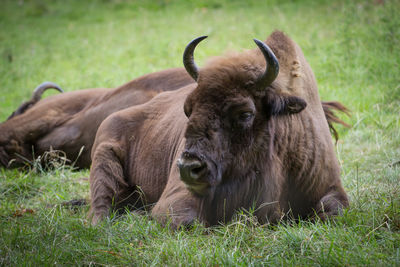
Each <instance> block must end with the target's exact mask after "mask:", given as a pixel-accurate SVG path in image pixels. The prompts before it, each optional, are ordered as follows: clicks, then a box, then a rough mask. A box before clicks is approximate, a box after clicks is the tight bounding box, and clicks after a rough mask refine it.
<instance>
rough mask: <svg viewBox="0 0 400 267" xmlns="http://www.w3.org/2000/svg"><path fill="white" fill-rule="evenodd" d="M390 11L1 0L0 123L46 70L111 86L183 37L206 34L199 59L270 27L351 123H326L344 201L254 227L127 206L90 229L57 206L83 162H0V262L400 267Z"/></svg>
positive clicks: (372, 2) (165, 61)
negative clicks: (294, 47) (174, 221)
mask: <svg viewBox="0 0 400 267" xmlns="http://www.w3.org/2000/svg"><path fill="white" fill-rule="evenodd" d="M398 14H400V2H399V1H398V0H392V1H390V0H386V1H378V0H365V1H361V0H360V1H344V0H343V1H311V0H309V1H299V0H298V1H289V0H286V1H275V0H271V1H255V0H251V1H238V0H235V1H227V0H225V1H216V0H206V1H183V0H176V1H174V0H158V1H123V0H110V1H106V0H91V1H78V0H67V1H61V0H53V1H50V0H30V1H28V0H20V1H11V0H3V1H2V2H1V8H0V81H1V85H0V90H1V94H0V103H1V105H0V107H1V108H0V120H1V121H3V120H5V119H6V118H7V116H8V115H9V114H11V112H12V111H13V110H14V109H15V108H16V107H17V106H18V105H19V104H20V103H21V102H22V101H23V100H26V99H28V98H29V97H30V94H31V92H32V90H33V88H34V87H35V86H36V85H38V84H39V83H41V82H43V81H46V80H50V81H54V82H57V83H58V84H60V85H61V86H62V87H63V88H64V89H65V90H67V91H72V90H78V89H82V88H91V87H115V86H118V85H121V84H123V83H125V82H127V81H129V80H131V79H133V78H135V77H137V76H139V75H142V74H145V73H149V72H153V71H157V70H162V69H166V68H171V67H177V66H181V65H182V63H181V54H182V51H183V48H184V46H185V45H186V43H187V42H188V41H189V40H191V39H193V38H194V37H196V36H199V35H203V34H208V35H210V38H209V39H207V41H206V42H205V43H204V44H203V43H202V45H201V49H198V50H196V61H197V62H198V63H199V65H201V64H203V63H204V61H205V60H206V59H207V58H208V57H210V56H213V55H220V54H222V53H224V52H225V51H228V50H241V49H249V48H254V43H253V42H252V38H259V39H265V38H266V37H267V36H268V34H269V33H270V32H271V31H273V30H274V29H280V30H283V31H285V32H286V33H287V34H288V35H289V36H290V37H291V38H293V39H294V40H295V41H296V42H297V43H298V44H299V45H300V46H301V47H302V49H303V51H304V54H305V56H306V58H307V59H308V61H309V62H310V64H311V66H312V68H313V70H314V72H315V75H316V77H317V80H318V83H319V89H320V95H321V98H322V99H325V100H339V101H341V102H343V103H344V104H345V105H347V106H348V107H349V108H350V109H351V110H352V117H351V118H349V119H347V118H346V120H347V121H348V122H349V123H351V124H352V128H351V129H343V128H339V132H340V135H341V140H340V142H339V143H338V144H337V146H336V149H337V156H338V158H339V160H340V163H341V165H342V179H343V183H344V186H345V189H346V191H347V192H348V193H349V196H350V199H351V206H350V208H349V209H348V210H346V211H345V212H344V214H343V216H342V217H340V218H337V219H336V220H334V221H330V222H327V223H321V222H316V223H310V222H308V221H300V222H298V223H284V222H282V224H279V225H276V226H261V225H258V224H257V223H256V222H255V221H254V220H253V218H252V216H251V214H250V215H249V214H247V213H244V212H242V213H240V214H238V216H237V219H235V220H234V221H233V222H231V223H229V224H227V225H221V226H217V227H212V228H204V227H203V226H201V225H195V226H194V227H193V228H192V229H186V230H178V231H170V230H169V229H168V228H162V227H161V226H160V225H158V224H157V223H156V222H154V221H153V220H151V219H150V218H149V217H148V215H139V214H135V213H127V214H126V215H124V216H120V217H118V216H112V217H111V218H110V219H109V220H108V221H105V222H103V223H101V224H100V225H99V226H96V227H92V226H90V225H89V224H88V221H87V220H86V213H87V209H88V207H86V206H83V207H78V208H75V209H70V208H68V207H65V206H63V205H62V203H63V202H65V201H68V200H71V199H77V198H87V197H88V180H87V177H88V171H81V172H76V171H72V170H71V169H69V168H67V167H62V166H61V167H60V166H58V167H56V168H53V169H52V170H50V171H47V172H44V171H41V168H40V166H37V168H34V169H33V170H26V171H16V170H4V169H0V229H1V230H0V264H1V265H8V266H21V265H71V264H73V265H142V264H146V265H185V266H186V265H285V266H286V265H307V266H308V265H324V266H331V265H336V266H343V265H350V266H353V265H361V266H365V265H367V266H400V232H399V231H400V198H399V193H400V186H399V184H400V163H399V161H400V131H399V129H400V121H399V120H400V119H399V118H400V116H399V113H400V75H399V63H400V52H399V45H400V16H399V15H398ZM46 94H51V92H48V93H46Z"/></svg>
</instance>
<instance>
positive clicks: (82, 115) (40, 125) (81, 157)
mask: <svg viewBox="0 0 400 267" xmlns="http://www.w3.org/2000/svg"><path fill="white" fill-rule="evenodd" d="M191 83H194V81H193V80H192V79H191V77H190V76H189V75H188V74H187V73H186V71H185V70H184V69H183V68H176V69H169V70H165V71H160V72H156V73H152V74H148V75H145V76H142V77H140V78H137V79H135V80H133V81H131V82H129V83H127V84H125V85H122V86H120V87H118V88H116V89H103V88H102V89H86V90H80V91H74V92H68V93H63V94H59V95H54V96H50V97H48V98H46V99H42V100H40V98H41V95H42V93H43V92H44V91H45V90H46V89H49V88H55V89H56V90H58V91H60V92H62V90H61V88H60V87H59V86H58V85H56V84H54V83H50V82H46V83H43V84H41V85H40V86H38V87H37V88H36V89H35V91H34V93H33V95H32V98H31V99H30V100H29V101H27V102H24V103H23V104H21V106H20V107H18V108H17V110H16V111H15V112H13V114H11V116H10V117H9V118H8V120H7V121H5V122H3V123H0V166H3V167H9V168H10V167H17V166H19V165H21V164H26V163H27V162H28V161H32V160H33V159H34V155H35V156H39V155H42V154H43V153H44V152H45V151H48V150H49V149H54V150H61V151H64V152H65V154H66V156H67V158H68V159H70V160H71V161H75V160H76V162H75V166H76V167H80V168H88V167H90V164H91V159H90V151H91V148H92V145H93V142H94V138H95V135H96V132H97V128H98V127H99V125H100V123H101V122H102V121H103V120H104V119H105V118H106V117H107V116H108V115H110V114H112V113H114V112H116V111H119V110H122V109H124V108H127V107H131V106H134V105H138V104H142V103H144V102H146V101H148V100H150V99H151V98H152V97H154V96H155V95H156V94H158V93H160V92H161V91H168V90H175V89H178V88H180V87H182V86H185V85H188V84H191ZM81 149H82V150H81Z"/></svg>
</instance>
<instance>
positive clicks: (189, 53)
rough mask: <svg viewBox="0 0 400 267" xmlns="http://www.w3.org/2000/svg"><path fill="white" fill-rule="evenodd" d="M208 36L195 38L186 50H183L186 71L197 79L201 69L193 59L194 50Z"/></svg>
mask: <svg viewBox="0 0 400 267" xmlns="http://www.w3.org/2000/svg"><path fill="white" fill-rule="evenodd" d="M207 37H208V36H200V37H197V38H196V39H193V40H192V41H191V42H190V43H189V44H188V45H187V46H186V48H185V51H184V52H183V65H184V66H185V69H186V71H187V72H188V73H189V75H190V76H192V78H193V79H194V80H195V81H197V78H198V76H199V69H198V68H197V66H196V63H195V62H194V59H193V52H194V49H195V48H196V46H197V45H198V44H199V43H200V42H201V41H203V40H204V39H206V38H207Z"/></svg>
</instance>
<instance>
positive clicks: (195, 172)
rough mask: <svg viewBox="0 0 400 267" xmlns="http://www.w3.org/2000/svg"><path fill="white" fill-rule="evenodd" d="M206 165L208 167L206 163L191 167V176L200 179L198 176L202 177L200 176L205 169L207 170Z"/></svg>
mask: <svg viewBox="0 0 400 267" xmlns="http://www.w3.org/2000/svg"><path fill="white" fill-rule="evenodd" d="M205 167H206V166H205V164H202V165H201V166H200V167H197V168H193V169H191V170H190V176H191V177H192V178H193V179H198V178H200V177H201V176H202V175H203V174H204V172H205V170H206V168H205Z"/></svg>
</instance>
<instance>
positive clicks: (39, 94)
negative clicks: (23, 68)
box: [7, 82, 64, 120]
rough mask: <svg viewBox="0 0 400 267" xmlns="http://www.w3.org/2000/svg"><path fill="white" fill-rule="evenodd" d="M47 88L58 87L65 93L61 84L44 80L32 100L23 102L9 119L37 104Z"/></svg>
mask: <svg viewBox="0 0 400 267" xmlns="http://www.w3.org/2000/svg"><path fill="white" fill-rule="evenodd" d="M47 89H56V90H57V91H59V92H60V93H64V91H63V89H61V87H60V86H58V85H57V84H55V83H53V82H44V83H42V84H40V85H39V86H38V87H36V88H35V90H33V93H32V97H31V99H30V100H28V101H26V102H24V103H22V104H21V105H20V106H19V107H18V108H17V109H16V110H15V111H14V112H13V113H12V114H11V115H10V116H9V117H8V118H7V120H9V119H11V118H13V117H15V116H17V115H20V114H22V113H24V112H25V111H26V110H27V109H29V108H31V107H32V106H33V105H34V104H36V103H37V102H38V101H39V100H40V99H41V98H42V94H43V93H44V92H45V91H46V90H47Z"/></svg>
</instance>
